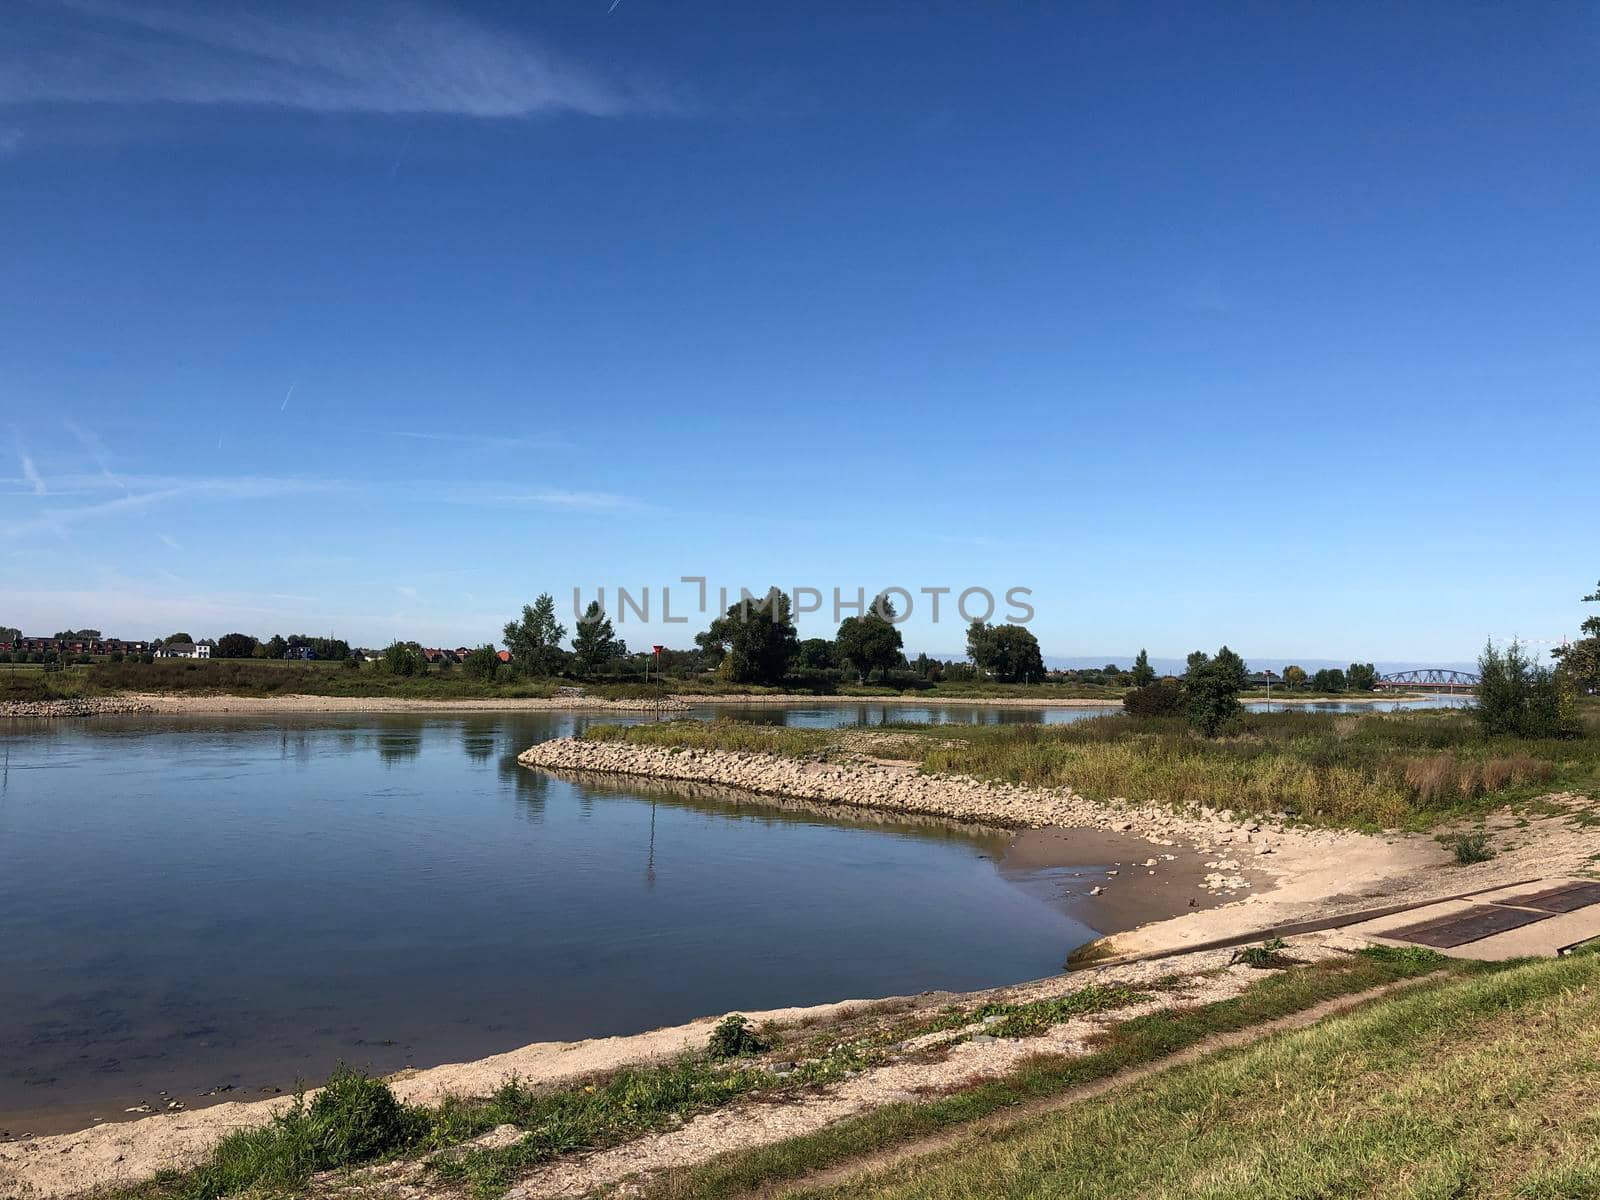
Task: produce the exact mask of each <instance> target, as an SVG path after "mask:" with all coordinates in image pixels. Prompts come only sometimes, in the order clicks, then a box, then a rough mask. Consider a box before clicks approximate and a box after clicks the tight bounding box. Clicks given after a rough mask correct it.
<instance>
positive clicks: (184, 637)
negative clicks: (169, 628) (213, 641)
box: [161, 633, 194, 646]
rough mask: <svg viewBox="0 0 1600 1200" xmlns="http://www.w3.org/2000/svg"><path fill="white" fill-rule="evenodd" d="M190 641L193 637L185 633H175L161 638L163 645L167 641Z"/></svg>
mask: <svg viewBox="0 0 1600 1200" xmlns="http://www.w3.org/2000/svg"><path fill="white" fill-rule="evenodd" d="M192 641H194V638H192V637H190V636H189V635H188V634H187V633H175V634H173V635H172V636H171V637H169V638H164V639H163V640H162V643H161V644H162V645H163V646H164V645H166V644H167V643H168V642H192Z"/></svg>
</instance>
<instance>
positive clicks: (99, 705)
mask: <svg viewBox="0 0 1600 1200" xmlns="http://www.w3.org/2000/svg"><path fill="white" fill-rule="evenodd" d="M149 712H155V706H154V705H152V704H150V703H148V702H147V701H144V700H125V699H123V698H122V697H120V696H94V697H87V698H84V699H79V700H6V701H0V718H4V717H104V716H110V715H112V714H114V713H149Z"/></svg>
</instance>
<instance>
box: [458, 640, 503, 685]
mask: <svg viewBox="0 0 1600 1200" xmlns="http://www.w3.org/2000/svg"><path fill="white" fill-rule="evenodd" d="M461 670H462V671H463V672H465V674H466V676H467V678H468V679H476V680H479V681H481V682H483V683H487V682H489V681H490V680H491V679H493V678H494V677H495V674H496V673H497V672H498V671H499V670H500V656H499V655H498V654H496V653H495V651H494V647H493V646H489V645H483V646H479V647H478V648H477V649H476V650H472V651H469V652H468V654H467V656H466V657H465V658H463V659H462V660H461Z"/></svg>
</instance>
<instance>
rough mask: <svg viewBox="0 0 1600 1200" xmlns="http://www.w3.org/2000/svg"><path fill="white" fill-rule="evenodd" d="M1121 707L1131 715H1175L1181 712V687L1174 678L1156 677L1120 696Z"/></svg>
mask: <svg viewBox="0 0 1600 1200" xmlns="http://www.w3.org/2000/svg"><path fill="white" fill-rule="evenodd" d="M1122 707H1123V708H1124V709H1125V710H1126V711H1127V713H1128V715H1129V716H1133V717H1176V716H1180V715H1181V714H1182V713H1183V688H1182V687H1180V686H1179V684H1178V681H1177V680H1176V679H1158V680H1156V681H1155V682H1154V683H1147V684H1145V685H1144V686H1143V687H1137V688H1134V689H1133V691H1131V692H1129V693H1128V694H1127V695H1126V696H1124V697H1123V698H1122Z"/></svg>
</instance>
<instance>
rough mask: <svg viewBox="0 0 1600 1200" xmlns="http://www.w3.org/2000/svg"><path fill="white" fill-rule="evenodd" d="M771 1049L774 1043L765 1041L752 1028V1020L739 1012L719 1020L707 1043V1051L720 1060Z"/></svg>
mask: <svg viewBox="0 0 1600 1200" xmlns="http://www.w3.org/2000/svg"><path fill="white" fill-rule="evenodd" d="M771 1049H772V1043H771V1042H768V1041H764V1040H763V1039H762V1038H761V1037H760V1036H759V1035H758V1034H757V1033H756V1031H755V1030H754V1029H753V1028H751V1025H750V1022H749V1021H748V1020H747V1019H746V1018H744V1017H742V1016H740V1015H739V1014H738V1013H734V1014H733V1015H731V1016H727V1017H723V1018H722V1020H721V1021H719V1022H717V1027H716V1028H715V1029H713V1030H712V1031H711V1040H710V1041H709V1042H708V1043H707V1044H706V1053H707V1054H708V1055H710V1056H711V1057H712V1058H714V1059H717V1060H718V1061H722V1060H724V1059H729V1058H743V1057H745V1056H746V1055H751V1054H765V1053H766V1052H767V1051H768V1050H771Z"/></svg>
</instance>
